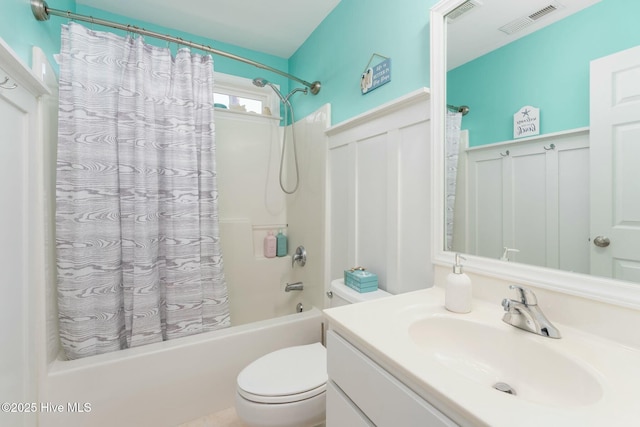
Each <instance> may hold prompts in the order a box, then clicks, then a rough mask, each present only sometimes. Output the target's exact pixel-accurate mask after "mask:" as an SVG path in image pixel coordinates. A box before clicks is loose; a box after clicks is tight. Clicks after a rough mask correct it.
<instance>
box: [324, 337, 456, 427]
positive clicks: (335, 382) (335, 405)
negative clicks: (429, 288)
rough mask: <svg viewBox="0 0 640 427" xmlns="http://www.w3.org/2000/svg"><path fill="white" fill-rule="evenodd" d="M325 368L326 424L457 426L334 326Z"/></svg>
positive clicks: (337, 426) (335, 426)
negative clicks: (339, 332) (327, 379)
mask: <svg viewBox="0 0 640 427" xmlns="http://www.w3.org/2000/svg"><path fill="white" fill-rule="evenodd" d="M327 370H328V374H329V383H328V387H327V427H347V426H348V427H371V426H377V427H397V426H403V427H452V426H456V424H455V423H454V422H453V421H451V420H450V419H449V418H448V417H447V416H446V415H444V414H443V413H442V412H440V411H439V410H437V409H436V408H435V407H433V406H432V405H431V404H430V403H429V402H427V401H426V400H424V399H423V398H422V397H420V396H418V395H417V394H416V393H415V392H413V391H412V390H410V389H409V388H408V387H407V386H405V385H404V384H403V383H402V382H400V381H399V380H398V379H396V378H395V377H394V376H393V375H391V374H390V373H389V372H387V371H386V370H385V369H383V368H382V367H381V366H380V365H378V364H377V363H376V362H374V361H373V360H372V359H371V358H369V357H368V356H367V355H365V354H364V353H362V352H361V351H360V350H358V349H357V348H356V347H354V346H353V345H352V344H351V343H349V342H348V341H347V340H345V339H344V338H343V337H342V336H340V335H339V334H338V333H336V332H335V331H333V330H330V331H328V333H327Z"/></svg>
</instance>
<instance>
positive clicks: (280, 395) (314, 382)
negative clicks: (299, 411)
mask: <svg viewBox="0 0 640 427" xmlns="http://www.w3.org/2000/svg"><path fill="white" fill-rule="evenodd" d="M326 383H327V351H326V349H325V348H324V347H323V346H322V344H320V343H314V344H309V345H301V346H295V347H288V348H283V349H281V350H276V351H274V352H272V353H269V354H267V355H265V356H262V357H261V358H259V359H257V360H256V361H254V362H253V363H251V364H250V365H249V366H247V367H246V368H244V369H243V370H242V372H240V374H239V375H238V392H239V393H240V395H242V396H243V397H245V398H247V399H248V400H253V401H261V402H262V401H265V398H266V400H268V401H271V400H277V401H283V400H284V401H295V400H299V399H297V396H294V395H299V394H304V395H305V397H307V398H308V397H309V396H310V395H311V396H313V395H316V394H318V393H321V392H322V391H324V388H325V386H326ZM270 398H271V399H270ZM274 398H275V399H274ZM274 403H275V402H274Z"/></svg>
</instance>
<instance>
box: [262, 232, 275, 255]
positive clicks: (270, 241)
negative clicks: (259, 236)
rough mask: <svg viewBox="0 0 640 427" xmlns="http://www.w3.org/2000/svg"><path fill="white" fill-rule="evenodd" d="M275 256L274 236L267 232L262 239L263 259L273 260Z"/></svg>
mask: <svg viewBox="0 0 640 427" xmlns="http://www.w3.org/2000/svg"><path fill="white" fill-rule="evenodd" d="M275 256H276V236H274V235H273V231H269V232H268V233H267V236H266V237H265V238H264V257H265V258H273V257H275Z"/></svg>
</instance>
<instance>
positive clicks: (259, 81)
mask: <svg viewBox="0 0 640 427" xmlns="http://www.w3.org/2000/svg"><path fill="white" fill-rule="evenodd" d="M253 84H254V85H256V86H258V87H265V86H266V85H267V84H269V81H268V80H267V79H264V78H262V77H256V78H255V79H253Z"/></svg>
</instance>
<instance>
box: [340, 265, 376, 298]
mask: <svg viewBox="0 0 640 427" xmlns="http://www.w3.org/2000/svg"><path fill="white" fill-rule="evenodd" d="M344 284H345V285H347V286H348V287H350V288H351V289H355V290H356V291H358V292H360V293H364V292H373V291H375V290H377V289H378V276H377V275H376V274H375V273H371V272H369V271H366V270H359V269H358V270H356V269H353V270H345V271H344Z"/></svg>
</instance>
